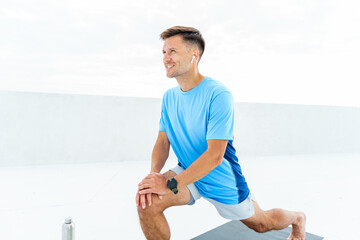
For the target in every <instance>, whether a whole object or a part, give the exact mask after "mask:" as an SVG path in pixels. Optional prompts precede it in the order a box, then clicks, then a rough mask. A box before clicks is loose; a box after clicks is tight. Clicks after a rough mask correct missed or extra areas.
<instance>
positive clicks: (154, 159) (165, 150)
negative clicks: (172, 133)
mask: <svg viewBox="0 0 360 240" xmlns="http://www.w3.org/2000/svg"><path fill="white" fill-rule="evenodd" d="M169 150H170V142H169V139H168V138H167V135H166V132H161V131H159V135H158V138H157V140H156V143H155V146H154V149H153V152H152V156H151V171H150V172H156V173H159V172H160V171H161V169H162V168H163V167H164V165H165V162H166V160H167V159H168V157H169Z"/></svg>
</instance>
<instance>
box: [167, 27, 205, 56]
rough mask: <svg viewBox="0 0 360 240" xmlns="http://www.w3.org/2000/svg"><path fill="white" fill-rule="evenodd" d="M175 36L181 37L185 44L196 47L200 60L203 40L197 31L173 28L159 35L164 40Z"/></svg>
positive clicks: (203, 44) (188, 28)
mask: <svg viewBox="0 0 360 240" xmlns="http://www.w3.org/2000/svg"><path fill="white" fill-rule="evenodd" d="M176 35H180V36H182V37H183V40H184V41H185V42H187V43H191V44H195V45H197V46H198V48H199V55H200V58H201V56H202V55H203V53H204V50H205V40H204V38H203V36H202V35H201V33H200V31H199V30H197V29H196V28H193V27H184V26H174V27H171V28H168V29H166V30H165V31H163V32H162V33H161V34H160V39H162V40H165V39H167V38H170V37H173V36H176Z"/></svg>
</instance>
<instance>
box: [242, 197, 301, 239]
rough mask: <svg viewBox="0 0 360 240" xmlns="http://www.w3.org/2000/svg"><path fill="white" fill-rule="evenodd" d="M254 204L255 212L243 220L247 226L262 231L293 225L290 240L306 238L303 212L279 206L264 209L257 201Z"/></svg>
mask: <svg viewBox="0 0 360 240" xmlns="http://www.w3.org/2000/svg"><path fill="white" fill-rule="evenodd" d="M253 204H254V208H255V214H254V215H253V216H252V217H250V218H247V219H244V220H241V221H242V222H243V223H244V224H245V225H246V226H248V227H249V228H251V229H253V230H255V231H256V232H261V233H262V232H267V231H270V230H281V229H284V228H286V227H287V226H289V225H292V232H291V234H290V236H289V238H288V240H305V224H306V216H305V214H304V213H303V212H293V211H287V210H283V209H279V208H276V209H271V210H268V211H263V210H261V208H260V207H259V204H258V203H257V202H255V201H253Z"/></svg>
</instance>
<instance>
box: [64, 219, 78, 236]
mask: <svg viewBox="0 0 360 240" xmlns="http://www.w3.org/2000/svg"><path fill="white" fill-rule="evenodd" d="M74 239H75V224H74V223H73V221H72V219H71V218H66V219H65V222H64V224H63V225H62V240H74Z"/></svg>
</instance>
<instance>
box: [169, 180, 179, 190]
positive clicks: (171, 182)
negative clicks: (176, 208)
mask: <svg viewBox="0 0 360 240" xmlns="http://www.w3.org/2000/svg"><path fill="white" fill-rule="evenodd" d="M167 186H168V188H170V189H171V190H172V189H173V188H176V187H177V181H176V180H175V178H171V179H169V180H168V181H167Z"/></svg>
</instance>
